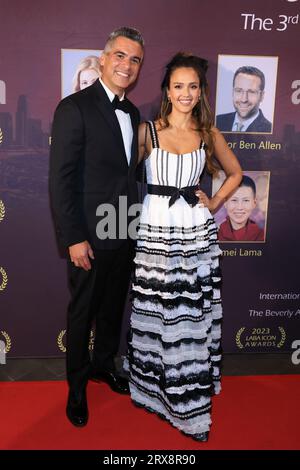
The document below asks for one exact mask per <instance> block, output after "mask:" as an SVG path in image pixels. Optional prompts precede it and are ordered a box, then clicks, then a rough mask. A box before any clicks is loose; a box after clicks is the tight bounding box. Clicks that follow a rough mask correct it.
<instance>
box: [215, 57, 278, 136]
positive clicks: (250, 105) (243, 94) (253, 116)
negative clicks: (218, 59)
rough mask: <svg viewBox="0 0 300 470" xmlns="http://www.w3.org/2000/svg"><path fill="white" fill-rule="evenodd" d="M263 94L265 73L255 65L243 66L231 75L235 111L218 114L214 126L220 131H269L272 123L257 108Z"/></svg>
mask: <svg viewBox="0 0 300 470" xmlns="http://www.w3.org/2000/svg"><path fill="white" fill-rule="evenodd" d="M264 94H265V75H264V73H263V72H262V71H261V70H259V69H258V68H256V67H250V66H244V67H240V68H239V69H237V70H236V72H235V74H234V77H233V95H232V100H233V106H234V108H235V111H236V112H233V113H226V114H219V115H218V116H217V122H216V126H217V128H218V129H219V130H220V131H222V132H259V133H264V132H268V133H270V132H271V129H272V125H271V123H270V121H268V119H266V118H265V116H264V115H263V113H262V110H261V109H259V107H260V103H261V102H262V101H263V99H264Z"/></svg>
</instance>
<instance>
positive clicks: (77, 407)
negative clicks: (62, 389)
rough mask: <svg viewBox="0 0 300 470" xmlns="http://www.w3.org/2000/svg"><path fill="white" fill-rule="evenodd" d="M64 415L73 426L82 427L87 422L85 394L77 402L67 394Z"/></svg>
mask: <svg viewBox="0 0 300 470" xmlns="http://www.w3.org/2000/svg"><path fill="white" fill-rule="evenodd" d="M66 414H67V417H68V418H69V420H70V421H71V423H72V424H73V425H74V426H78V427H82V426H85V425H86V423H87V422H88V416H89V413H88V407H87V400H86V392H84V393H83V394H82V397H81V398H80V399H79V400H78V399H75V398H74V397H73V395H72V394H71V392H69V396H68V403H67V409H66Z"/></svg>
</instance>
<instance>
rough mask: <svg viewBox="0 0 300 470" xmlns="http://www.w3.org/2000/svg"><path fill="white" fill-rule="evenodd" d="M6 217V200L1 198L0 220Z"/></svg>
mask: <svg viewBox="0 0 300 470" xmlns="http://www.w3.org/2000/svg"><path fill="white" fill-rule="evenodd" d="M4 217H5V205H4V202H3V201H2V200H1V199H0V222H1V220H3V219H4Z"/></svg>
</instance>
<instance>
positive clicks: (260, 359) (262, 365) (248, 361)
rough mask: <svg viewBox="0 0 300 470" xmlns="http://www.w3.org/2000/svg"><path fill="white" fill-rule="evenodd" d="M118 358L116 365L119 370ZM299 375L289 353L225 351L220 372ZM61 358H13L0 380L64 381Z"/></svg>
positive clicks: (299, 369)
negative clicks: (234, 352)
mask: <svg viewBox="0 0 300 470" xmlns="http://www.w3.org/2000/svg"><path fill="white" fill-rule="evenodd" d="M121 364H122V361H121V358H119V359H118V360H117V367H118V368H119V369H120V370H121ZM271 374H300V364H299V365H294V364H293V363H292V361H291V354H290V353H286V354H282V353H280V354H266V353H262V354H224V356H223V375H271ZM65 377H66V376H65V359H64V358H30V359H29V358H26V359H24V358H22V359H20V358H15V359H8V360H7V363H6V364H0V381H2V382H3V381H17V380H22V381H27V380H65Z"/></svg>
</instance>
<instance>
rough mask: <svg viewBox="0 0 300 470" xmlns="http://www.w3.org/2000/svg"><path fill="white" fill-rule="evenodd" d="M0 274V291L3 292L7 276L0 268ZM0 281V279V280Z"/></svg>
mask: <svg viewBox="0 0 300 470" xmlns="http://www.w3.org/2000/svg"><path fill="white" fill-rule="evenodd" d="M0 273H1V275H2V282H1V284H0V291H1V290H4V289H5V288H6V286H7V282H8V277H7V274H6V272H5V269H3V268H2V267H0ZM0 280H1V278H0Z"/></svg>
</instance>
